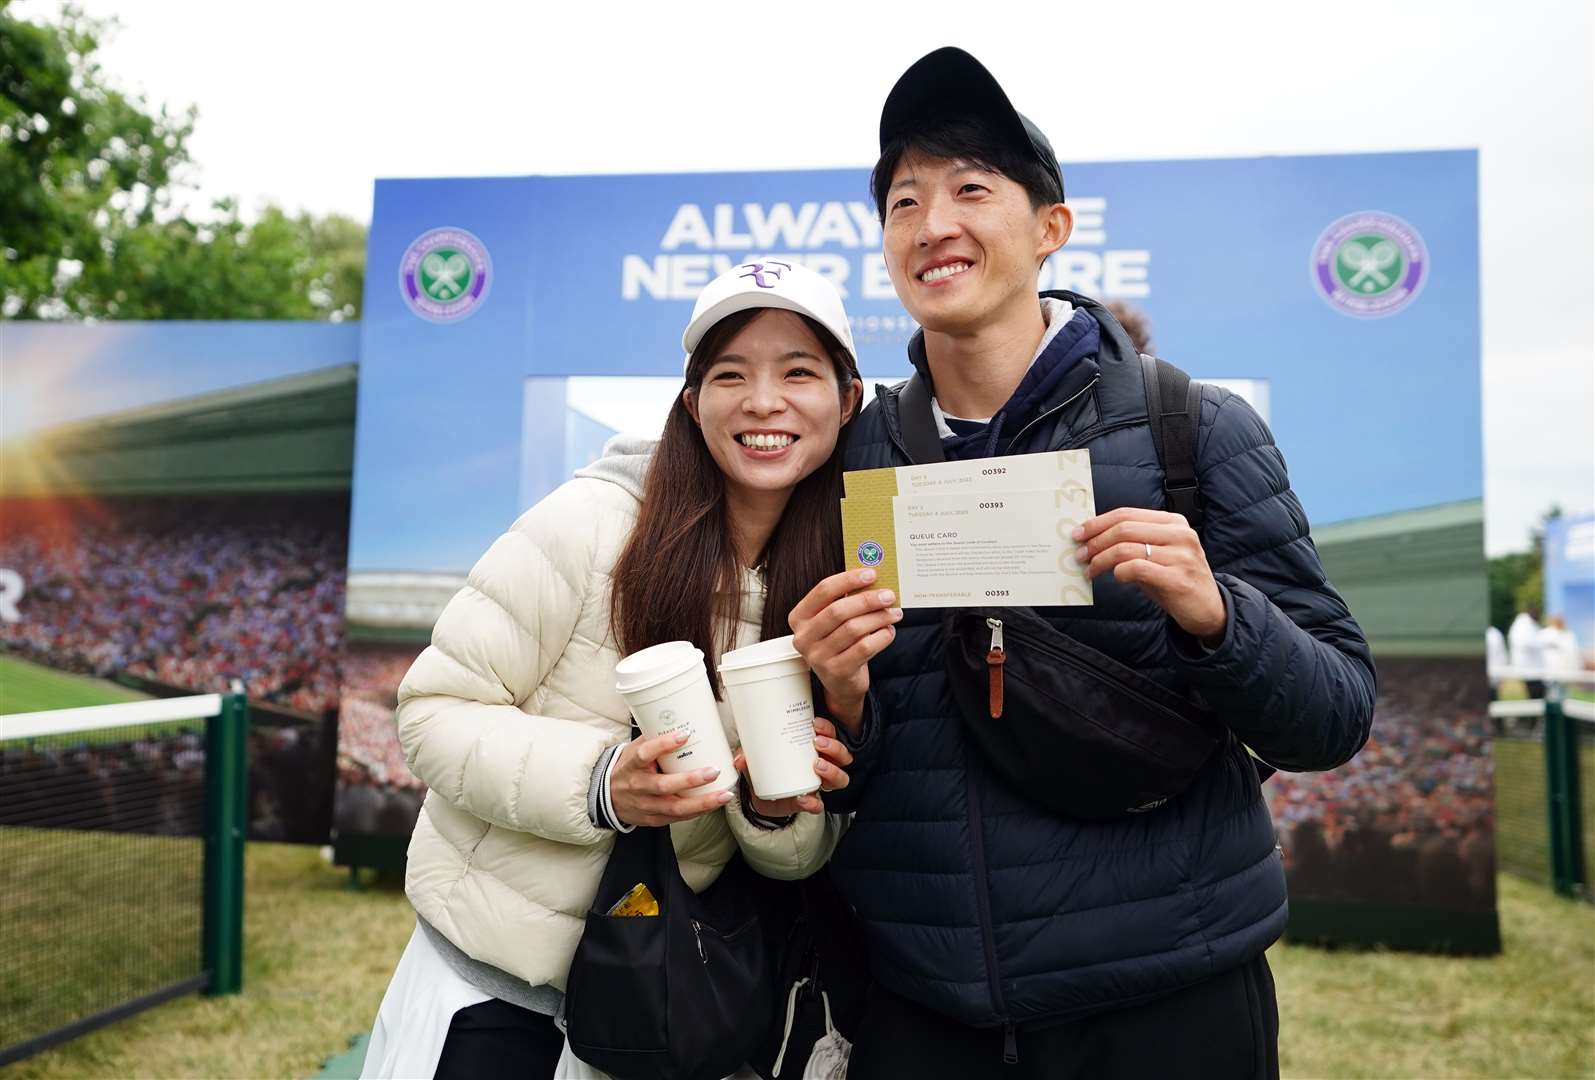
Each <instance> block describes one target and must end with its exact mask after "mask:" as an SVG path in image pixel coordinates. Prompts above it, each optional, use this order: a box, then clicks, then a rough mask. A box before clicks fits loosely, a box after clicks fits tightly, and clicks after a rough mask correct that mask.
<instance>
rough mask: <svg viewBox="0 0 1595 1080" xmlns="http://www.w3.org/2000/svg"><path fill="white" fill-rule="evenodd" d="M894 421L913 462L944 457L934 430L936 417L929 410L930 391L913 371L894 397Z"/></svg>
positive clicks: (937, 459)
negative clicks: (895, 411)
mask: <svg viewBox="0 0 1595 1080" xmlns="http://www.w3.org/2000/svg"><path fill="white" fill-rule="evenodd" d="M897 422H898V423H899V424H900V425H902V429H903V444H904V445H905V446H906V447H907V448H908V456H909V457H910V458H911V459H912V460H913V462H914V464H915V465H930V464H932V463H934V462H937V461H946V460H947V452H946V451H945V450H943V449H942V444H941V436H940V435H939V434H937V432H936V417H935V416H933V415H932V414H931V411H930V391H929V390H928V389H926V387H925V380H924V378H923V377H921V375H920V374H919V372H917V371H916V372H914V374H913V375H911V376H909V379H908V382H906V383H904V384H903V389H902V391H901V392H900V393H899V394H898V396H897Z"/></svg>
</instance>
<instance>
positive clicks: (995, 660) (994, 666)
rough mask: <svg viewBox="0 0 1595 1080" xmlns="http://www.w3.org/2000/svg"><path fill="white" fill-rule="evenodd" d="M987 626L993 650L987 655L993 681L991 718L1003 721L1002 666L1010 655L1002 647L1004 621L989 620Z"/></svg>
mask: <svg viewBox="0 0 1595 1080" xmlns="http://www.w3.org/2000/svg"><path fill="white" fill-rule="evenodd" d="M986 625H987V626H989V627H991V650H990V651H989V652H987V653H986V671H987V672H988V674H989V676H990V680H991V692H990V698H991V701H990V705H991V718H992V719H993V720H1000V719H1002V665H1003V663H1004V662H1005V661H1006V660H1007V659H1008V654H1007V653H1006V652H1005V651H1004V650H1003V647H1002V620H1001V619H987V620H986Z"/></svg>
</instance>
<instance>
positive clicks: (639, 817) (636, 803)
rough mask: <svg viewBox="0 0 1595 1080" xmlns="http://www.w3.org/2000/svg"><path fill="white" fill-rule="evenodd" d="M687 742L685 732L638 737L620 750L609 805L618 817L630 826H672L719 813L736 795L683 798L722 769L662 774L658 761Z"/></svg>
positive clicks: (611, 784) (610, 776) (723, 793)
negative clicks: (648, 737)
mask: <svg viewBox="0 0 1595 1080" xmlns="http://www.w3.org/2000/svg"><path fill="white" fill-rule="evenodd" d="M686 741H687V736H686V735H685V734H684V733H682V732H679V731H678V732H676V733H675V734H673V735H656V736H654V737H653V738H651V739H645V738H641V737H639V738H636V739H633V740H631V742H629V743H627V744H626V745H625V746H624V747H622V748H621V751H620V759H619V760H618V761H616V762H615V768H614V770H613V771H612V772H611V773H610V774H609V802H610V805H611V806H613V807H614V808H615V816H616V817H618V818H620V820H621V821H622V822H624V823H625V824H627V825H655V826H657V825H670V824H673V823H675V822H677V821H691V820H692V819H693V818H695V817H701V816H702V815H704V814H707V813H709V812H710V811H713V810H718V809H720V808H721V807H722V806H724V805H725V804H726V803H728V802H730V801H731V800H732V799H733V798H734V797H735V796H734V795H733V794H732V792H729V791H718V792H714V793H713V794H710V795H683V794H681V793H682V792H683V791H686V790H687V789H688V788H695V787H699V786H700V785H703V784H707V783H708V782H709V781H711V780H713V779H714V778H715V777H717V776H719V775H720V770H719V769H694V770H692V771H691V772H684V773H664V772H660V771H659V765H658V761H659V759H660V758H662V757H664V756H665V755H666V754H668V753H670V752H671V751H672V750H677V749H679V748H680V747H681V744H682V743H684V742H686Z"/></svg>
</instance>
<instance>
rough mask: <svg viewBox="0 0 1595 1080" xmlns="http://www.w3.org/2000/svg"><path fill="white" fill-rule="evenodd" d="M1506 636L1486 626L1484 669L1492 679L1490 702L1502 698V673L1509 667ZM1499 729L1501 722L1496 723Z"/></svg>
mask: <svg viewBox="0 0 1595 1080" xmlns="http://www.w3.org/2000/svg"><path fill="white" fill-rule="evenodd" d="M1509 664H1510V661H1509V660H1508V659H1507V652H1506V635H1505V634H1503V633H1501V630H1500V628H1499V627H1496V626H1486V627H1485V628H1484V669H1485V671H1487V672H1488V673H1489V678H1490V700H1491V701H1495V700H1496V699H1497V698H1499V697H1500V696H1501V671H1502V670H1503V669H1504V668H1506V667H1508V666H1509ZM1496 725H1497V729H1499V726H1500V721H1499V720H1497V721H1496Z"/></svg>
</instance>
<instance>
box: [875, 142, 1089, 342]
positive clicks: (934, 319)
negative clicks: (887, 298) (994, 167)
mask: <svg viewBox="0 0 1595 1080" xmlns="http://www.w3.org/2000/svg"><path fill="white" fill-rule="evenodd" d="M1068 225H1069V214H1068V211H1067V210H1065V209H1063V208H1062V207H1043V208H1041V209H1039V210H1038V209H1035V208H1033V207H1032V206H1031V205H1030V196H1029V195H1028V194H1027V193H1026V192H1025V189H1024V188H1022V187H1020V186H1019V184H1017V183H1015V182H1014V181H1012V180H1010V179H1008V178H1007V177H1005V176H999V175H998V174H996V173H994V172H990V171H988V170H986V169H983V168H981V167H980V166H978V165H973V164H971V163H969V162H966V161H959V160H953V159H948V158H931V157H923V156H920V155H915V154H905V155H904V156H903V160H902V161H901V162H899V163H898V165H897V170H896V172H894V173H893V174H892V183H891V187H890V188H889V189H888V190H887V194H886V221H885V232H886V235H885V254H886V268H887V271H888V272H889V273H890V274H891V278H892V285H893V286H894V287H895V288H896V289H897V296H898V299H900V300H901V301H902V302H903V306H904V307H905V308H907V309H908V313H909V314H910V315H912V316H913V317H914V319H915V321H917V322H918V323H919V324H920V325H921V326H923V327H924V328H925V329H926V330H929V331H931V332H934V333H948V334H962V333H972V332H975V331H978V330H981V329H983V328H985V327H986V326H989V325H992V324H993V323H994V322H996V321H999V320H1001V319H1002V318H1004V317H1005V316H1006V314H1007V313H1008V312H1010V311H1017V310H1022V309H1021V308H1020V307H1019V306H1018V305H1019V304H1028V305H1033V304H1034V303H1035V297H1036V275H1037V271H1038V270H1039V268H1040V265H1041V260H1042V259H1044V258H1046V256H1048V255H1050V254H1051V253H1052V252H1054V251H1056V250H1057V249H1058V248H1059V247H1061V246H1062V244H1063V241H1064V240H1066V239H1067V238H1068Z"/></svg>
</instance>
